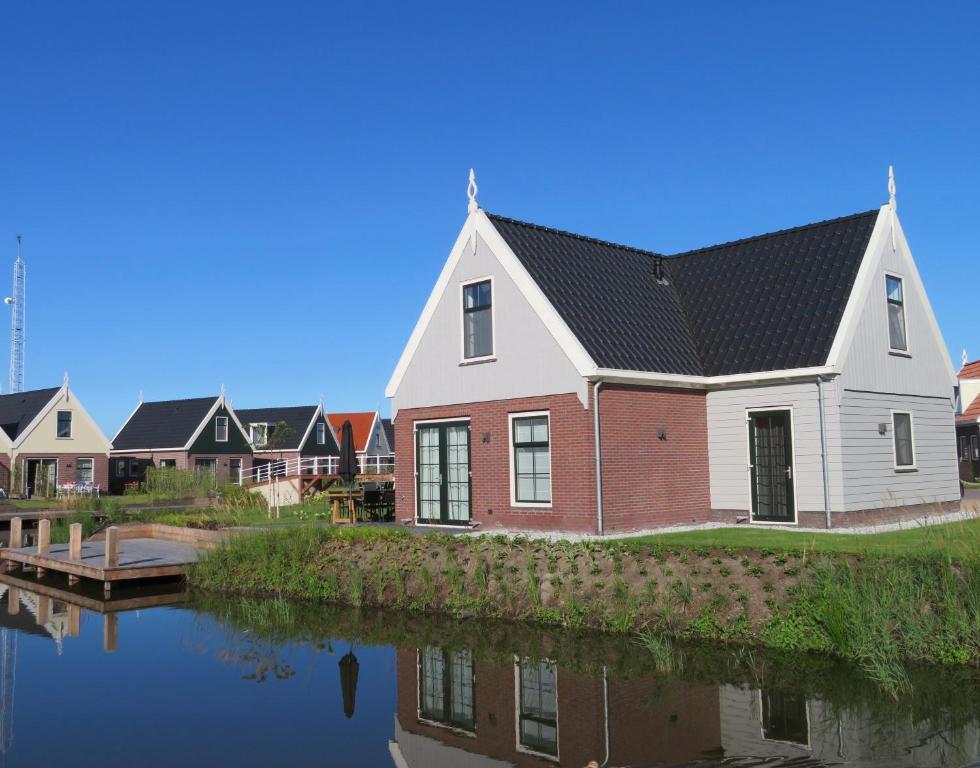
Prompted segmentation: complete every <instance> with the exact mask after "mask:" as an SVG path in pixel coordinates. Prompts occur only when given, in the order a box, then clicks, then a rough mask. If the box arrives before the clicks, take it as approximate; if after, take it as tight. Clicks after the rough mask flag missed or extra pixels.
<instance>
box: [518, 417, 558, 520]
mask: <svg viewBox="0 0 980 768" xmlns="http://www.w3.org/2000/svg"><path fill="white" fill-rule="evenodd" d="M510 446H511V462H510V469H511V471H510V475H511V478H510V479H511V483H510V494H511V502H512V503H513V504H514V505H515V506H522V505H532V506H548V505H550V504H551V423H550V416H549V414H548V412H547V411H537V412H534V413H512V414H510Z"/></svg>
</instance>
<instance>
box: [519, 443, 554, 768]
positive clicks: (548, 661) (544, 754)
mask: <svg viewBox="0 0 980 768" xmlns="http://www.w3.org/2000/svg"><path fill="white" fill-rule="evenodd" d="M548 440H549V444H550V440H551V433H550V432H549V433H548ZM527 658H528V661H534V659H532V658H531V657H527ZM536 661H537V663H545V664H551V665H552V666H553V667H554V668H555V754H553V755H549V754H548V753H547V752H538V751H537V750H536V749H532V748H531V747H525V746H524V745H523V744H521V657H520V656H517V655H515V656H514V743H515V746H516V747H517V751H518V752H521V753H522V754H525V755H534V756H535V757H541V758H544V759H545V760H550V761H551V762H554V763H560V762H561V758H560V755H561V726H560V725H559V723H560V722H561V716H560V713H559V711H558V664H557V663H556V662H555V661H554V660H553V659H549V658H544V659H537V660H536Z"/></svg>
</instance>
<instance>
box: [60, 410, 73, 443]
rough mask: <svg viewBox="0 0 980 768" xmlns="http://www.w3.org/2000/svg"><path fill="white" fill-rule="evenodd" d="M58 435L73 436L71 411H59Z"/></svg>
mask: <svg viewBox="0 0 980 768" xmlns="http://www.w3.org/2000/svg"><path fill="white" fill-rule="evenodd" d="M58 437H71V411H58Z"/></svg>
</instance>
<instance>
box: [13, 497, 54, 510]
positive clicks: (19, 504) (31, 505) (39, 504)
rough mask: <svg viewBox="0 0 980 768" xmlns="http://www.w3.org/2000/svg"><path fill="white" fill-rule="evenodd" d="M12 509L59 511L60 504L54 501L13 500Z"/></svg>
mask: <svg viewBox="0 0 980 768" xmlns="http://www.w3.org/2000/svg"><path fill="white" fill-rule="evenodd" d="M10 503H11V505H12V506H13V508H14V509H59V508H60V507H61V503H60V502H58V501H57V500H56V499H13V500H11V502H10Z"/></svg>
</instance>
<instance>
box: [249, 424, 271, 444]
mask: <svg viewBox="0 0 980 768" xmlns="http://www.w3.org/2000/svg"><path fill="white" fill-rule="evenodd" d="M256 427H265V439H264V440H263V441H262V442H261V443H259V442H256V440H255V428H256ZM248 439H249V440H250V441H251V443H252V445H253V446H255V447H256V448H265V447H266V446H267V445H268V444H269V424H268V422H264V421H255V422H252V423H251V424H249V425H248Z"/></svg>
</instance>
